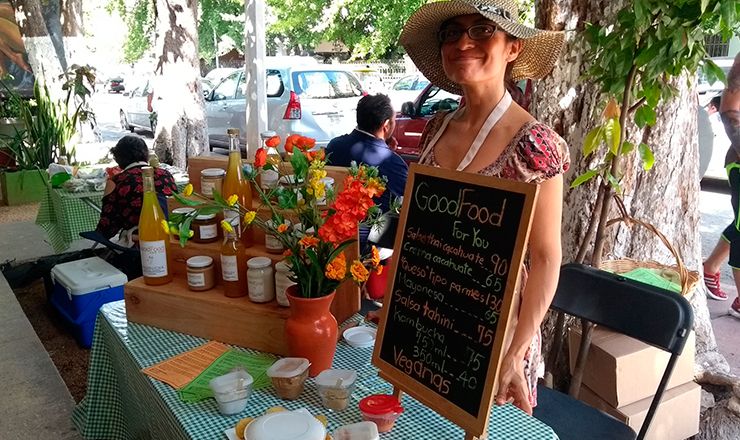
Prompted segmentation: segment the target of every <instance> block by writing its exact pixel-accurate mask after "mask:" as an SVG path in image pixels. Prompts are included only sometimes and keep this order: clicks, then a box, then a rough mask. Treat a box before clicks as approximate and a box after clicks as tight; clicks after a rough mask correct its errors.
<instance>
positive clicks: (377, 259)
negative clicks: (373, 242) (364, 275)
mask: <svg viewBox="0 0 740 440" xmlns="http://www.w3.org/2000/svg"><path fill="white" fill-rule="evenodd" d="M371 252H372V257H371V259H370V261H372V263H373V267H377V266H378V264H380V252H379V251H378V248H376V247H375V246H373V247H372V249H371Z"/></svg>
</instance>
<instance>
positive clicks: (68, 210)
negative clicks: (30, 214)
mask: <svg viewBox="0 0 740 440" xmlns="http://www.w3.org/2000/svg"><path fill="white" fill-rule="evenodd" d="M102 202H103V191H86V192H76V193H72V192H69V191H67V190H65V189H63V188H51V187H48V186H47V189H46V196H45V197H44V198H43V199H42V200H41V205H40V206H39V213H38V215H37V216H36V224H37V225H39V226H41V228H43V229H44V231H46V234H47V235H48V237H49V243H50V244H51V247H52V248H53V249H54V252H56V253H59V252H62V251H64V250H66V249H67V248H68V247H69V245H70V244H71V243H72V242H73V241H75V240H78V239H79V238H80V236H79V233H80V232H85V231H94V230H95V227H96V226H97V225H98V220H99V219H100V208H99V206H101V204H102ZM95 206H97V207H98V208H97V209H95Z"/></svg>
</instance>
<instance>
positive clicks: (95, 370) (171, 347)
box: [72, 301, 558, 440]
mask: <svg viewBox="0 0 740 440" xmlns="http://www.w3.org/2000/svg"><path fill="white" fill-rule="evenodd" d="M358 318H359V317H358ZM205 342H206V340H205V339H201V338H196V337H193V336H189V335H185V334H181V333H175V332H171V331H165V330H160V329H157V328H153V327H149V326H145V325H139V324H134V323H127V322H126V311H125V305H124V302H123V301H117V302H113V303H109V304H106V305H104V306H103V307H102V308H101V309H100V313H99V314H98V317H97V322H96V325H95V335H94V339H93V345H92V351H91V353H90V368H89V373H88V385H87V396H86V397H85V399H84V400H83V401H82V402H81V403H80V404H79V405H78V406H77V408H75V411H74V414H73V417H72V418H73V421H74V423H75V425H76V426H77V429H78V430H79V431H80V433H81V434H82V436H83V437H84V438H85V439H96V440H102V439H116V440H117V439H163V440H164V439H167V440H172V439H204V440H221V439H225V438H226V436H225V435H224V430H226V429H228V428H231V427H233V426H234V425H235V424H236V422H237V421H238V420H239V419H240V418H242V417H247V416H259V415H262V414H263V413H264V412H265V410H266V409H267V408H270V407H273V406H282V407H285V408H287V409H289V410H294V409H298V408H306V409H308V410H309V411H310V412H311V414H315V415H317V414H324V415H326V416H327V417H328V419H329V426H328V428H329V430H330V432H331V431H333V430H334V429H336V428H337V427H338V426H340V425H344V424H348V423H355V422H359V421H361V420H362V419H361V415H360V412H359V410H358V407H357V405H358V402H359V401H360V399H362V398H363V397H365V396H368V395H370V394H375V393H390V392H391V389H392V387H391V386H390V385H389V384H388V383H387V382H385V381H383V380H382V379H380V378H379V377H378V375H377V370H376V368H375V367H373V366H372V365H371V364H370V357H371V355H372V348H352V347H350V346H349V345H347V344H346V343H345V342H344V341H342V342H340V343H339V344H338V345H337V353H336V356H335V358H334V367H335V368H352V369H355V370H357V375H358V379H357V385H356V388H355V391H354V393H353V394H352V399H351V403H350V406H349V407H348V408H347V409H346V410H344V411H341V412H336V413H335V412H331V411H329V410H327V409H324V408H323V407H322V406H321V400H320V399H319V396H318V394H317V392H316V386H315V384H314V381H313V379H309V380H308V381H307V383H306V388H305V390H304V392H303V394H302V395H301V397H300V399H299V400H296V401H287V400H281V399H279V398H278V397H277V396H276V395H275V394H274V390H273V389H272V388H271V387H270V388H267V389H265V390H262V391H255V392H254V393H252V395H251V396H250V398H249V403H248V406H247V409H246V410H245V411H244V412H242V413H241V414H239V415H236V416H222V415H220V414H219V412H218V408H217V406H216V401H215V400H213V399H207V400H205V401H201V402H198V403H184V402H182V401H180V399H179V398H178V396H177V392H176V391H175V390H174V389H173V388H171V387H170V386H168V385H165V384H164V383H161V382H159V381H157V380H154V379H151V378H149V377H148V376H146V375H144V374H143V373H141V369H142V368H146V367H149V366H151V365H153V364H156V363H158V362H161V361H163V360H165V359H167V358H169V357H172V356H174V355H177V354H179V353H182V352H184V351H187V350H190V349H192V348H195V347H197V346H199V345H201V344H203V343H205ZM237 349H238V350H244V351H247V352H250V350H245V349H241V348H237ZM402 403H403V406H404V407H405V411H404V413H403V415H401V417H400V418H399V419H398V421H397V422H396V425H395V427H394V428H393V430H392V431H391V432H389V433H386V434H381V439H382V440H390V439H393V440H432V439H435V440H455V439H463V438H464V433H463V431H462V430H461V429H460V428H459V427H457V426H455V425H453V424H452V423H450V422H449V421H447V420H446V419H444V418H443V417H441V416H439V415H438V414H437V413H435V412H433V411H431V410H430V409H428V408H426V407H425V406H423V405H421V404H420V403H419V402H417V401H416V400H414V399H412V398H410V397H409V396H406V395H404V397H403V401H402ZM489 432H490V433H489V437H488V438H491V439H506V440H536V439H547V440H557V438H558V437H557V436H556V435H555V434H554V433H553V431H552V429H550V428H549V427H548V426H547V425H544V424H543V423H542V422H540V421H538V420H536V419H534V418H532V417H529V416H527V415H526V414H525V413H523V412H521V411H519V410H518V409H516V408H515V407H513V406H511V405H506V406H502V407H495V408H494V409H493V410H492V415H491V421H490V424H489Z"/></svg>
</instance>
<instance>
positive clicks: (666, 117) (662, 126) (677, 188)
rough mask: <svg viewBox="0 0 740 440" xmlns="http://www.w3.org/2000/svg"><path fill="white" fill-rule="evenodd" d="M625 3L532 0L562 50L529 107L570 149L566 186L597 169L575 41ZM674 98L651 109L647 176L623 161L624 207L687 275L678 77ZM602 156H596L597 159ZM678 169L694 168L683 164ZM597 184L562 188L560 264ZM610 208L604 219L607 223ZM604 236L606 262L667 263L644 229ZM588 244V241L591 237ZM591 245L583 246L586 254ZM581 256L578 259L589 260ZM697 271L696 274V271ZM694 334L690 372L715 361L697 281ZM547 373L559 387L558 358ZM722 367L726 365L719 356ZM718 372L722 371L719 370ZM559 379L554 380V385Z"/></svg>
mask: <svg viewBox="0 0 740 440" xmlns="http://www.w3.org/2000/svg"><path fill="white" fill-rule="evenodd" d="M628 3H629V0H619V1H605V0H600V1H591V0H537V2H536V18H535V20H536V23H537V27H539V28H545V29H552V30H566V31H567V32H566V45H565V48H564V49H563V52H562V54H561V57H560V60H559V61H558V64H557V65H556V66H555V69H554V70H553V72H552V75H551V76H550V77H548V78H547V79H545V80H542V81H539V82H538V83H537V84H536V87H535V92H534V96H533V104H532V105H531V107H530V109H531V111H532V113H533V115H534V116H535V117H536V118H538V119H539V120H540V121H542V122H544V123H547V124H548V125H550V126H551V127H553V128H554V129H555V130H556V131H557V132H558V133H559V134H560V135H561V136H563V138H564V139H565V140H566V141H567V142H568V145H570V152H571V169H570V170H569V173H568V174H567V175H566V179H565V181H566V185H569V184H570V182H571V181H572V180H573V178H574V177H575V176H578V175H579V174H581V173H583V172H584V171H586V170H587V169H589V168H591V167H592V166H593V165H594V164H596V163H600V162H601V160H602V158H603V156H598V154H597V155H593V156H592V157H589V158H584V157H583V154H582V145H583V140H584V138H585V136H586V134H587V133H588V131H589V130H590V129H591V128H593V126H594V121H596V120H597V117H598V115H599V112H600V111H601V110H602V109H603V107H604V105H605V103H604V102H601V95H600V92H599V87H598V86H597V85H596V84H592V83H589V82H587V81H583V79H582V75H583V74H584V72H585V70H586V68H587V67H588V66H586V65H585V62H584V57H583V55H584V49H585V47H586V46H585V43H584V42H583V41H581V40H580V39H579V38H578V37H577V36H576V34H577V32H580V31H581V30H583V28H584V25H585V23H587V22H591V23H599V24H608V23H609V22H613V20H614V17H615V16H616V12H618V11H619V9H620V8H621V7H622V6H624V5H626V4H628ZM674 83H675V85H676V86H678V87H679V94H678V95H677V96H676V98H674V99H673V100H671V101H669V102H665V103H663V105H662V106H661V107H660V108H659V109H658V117H657V120H658V124H657V125H656V126H655V127H653V129H652V131H651V133H650V135H649V137H648V140H647V143H648V145H650V147H651V148H652V149H653V152H654V154H655V157H656V163H655V166H654V167H653V169H652V170H650V171H647V172H646V171H643V170H642V169H641V165H640V164H639V161H637V160H636V159H634V158H632V159H629V160H626V161H624V166H623V168H622V169H623V170H624V171H625V178H624V180H623V185H624V189H625V191H624V192H625V194H626V195H627V196H626V198H625V203H626V205H627V208H628V210H629V212H630V214H631V215H633V216H634V217H635V218H638V219H640V220H643V221H646V222H648V223H651V224H653V225H654V226H656V227H657V228H658V229H659V230H660V231H661V232H663V233H664V234H665V235H666V236H667V237H668V238H669V239H670V240H671V241H672V242H673V245H674V246H675V247H676V248H677V249H678V251H679V252H680V254H681V255H682V256H683V258H684V260H685V262H686V264H687V266H688V267H689V269H690V270H697V268H699V267H700V266H701V261H702V259H701V240H700V237H699V228H698V223H699V213H698V196H699V191H700V188H699V176H698V165H696V164H698V162H699V161H698V146H697V140H696V135H695V133H696V106H697V103H696V98H695V96H696V92H695V90H694V88H693V86H692V87H688V86H686V78H679V79H677V80H676V81H674ZM627 133H628V138H627V139H625V140H629V141H631V142H633V143H635V144H636V145H637V144H638V143H639V142H640V140H641V137H642V132H641V131H640V130H638V129H637V128H636V127H635V126H633V125H630V126H629V127H628V131H627ZM602 154H603V153H602ZM682 164H694V165H691V166H684V165H682ZM597 185H598V181H597V180H596V179H594V180H593V181H591V182H589V183H587V184H584V185H581V186H580V187H578V188H575V189H567V190H566V192H565V196H564V202H563V231H562V237H563V262H570V261H574V260H575V258H576V255H577V252H578V248H579V245H580V244H581V242H582V240H583V237H584V236H585V234H586V231H587V229H588V225H589V220H590V217H591V215H592V211H593V209H594V203H595V199H596V194H597ZM614 216H615V215H614V212H613V210H612V211H611V214H610V218H611V217H614ZM606 232H607V237H606V247H605V251H606V252H605V255H607V256H609V258H610V259H611V258H622V257H629V258H633V259H637V260H655V261H658V262H662V263H666V264H675V260H674V261H671V259H672V257H670V254H669V253H668V251H667V250H665V249H663V246H662V245H656V242H655V240H654V239H653V238H652V237H649V238H648V236H649V234H650V233H649V232H647V231H629V228H627V227H626V226H624V225H622V226H613V227H612V228H610V229H609V230H607V231H606ZM591 240H592V241H593V238H592V239H591ZM592 246H593V243H590V244H589V248H592ZM589 255H590V252H587V255H586V258H589ZM700 272H701V271H700ZM691 302H692V305H693V307H694V313H695V329H696V332H697V335H696V336H697V338H696V339H697V367H698V370H699V371H700V370H701V365H702V364H703V363H705V361H704V359H705V358H712V359H714V360H716V359H717V357H719V358H722V356H721V355H719V356H717V355H718V353H717V352H716V348H717V345H716V342H715V339H714V332H713V330H712V327H711V322H710V320H709V312H708V309H707V305H706V299H705V292H704V286H703V283H700V285H699V286H697V288H696V291H695V292H694V294H693V295H692V299H691ZM553 328H554V319H553V318H552V317H550V318H549V319H548V320H546V322H545V324H544V341H545V344H544V346H545V347H544V348H545V351H544V353H547V349H548V348H549V346H551V344H552V340H553V336H554V335H553ZM565 357H566V356H563V355H562V354H561V356H560V358H561V363H560V364H559V367H557V368H556V370H555V372H554V373H555V377H556V383H559V384H561V385H562V383H563V380H562V378H563V376H565V375H566V370H565V364H564V358H565ZM722 360H723V362H724V366H726V365H727V363H726V361H725V360H724V358H722ZM719 368H720V369H723V368H724V367H723V365H720V366H719ZM558 379H560V380H558Z"/></svg>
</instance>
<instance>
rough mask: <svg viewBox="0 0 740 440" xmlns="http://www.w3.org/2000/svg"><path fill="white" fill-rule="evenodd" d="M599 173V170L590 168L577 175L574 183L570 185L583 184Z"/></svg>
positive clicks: (573, 186)
mask: <svg viewBox="0 0 740 440" xmlns="http://www.w3.org/2000/svg"><path fill="white" fill-rule="evenodd" d="M598 174H599V170H588V171H586V172H585V173H583V174H581V175H580V176H578V177H576V178H575V179H574V180H573V183H571V184H570V187H571V188H575V187H578V186H581V185H583V184H584V183H586V182H588V181H589V180H591V179H593V178H594V177H596V176H597V175H598Z"/></svg>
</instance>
